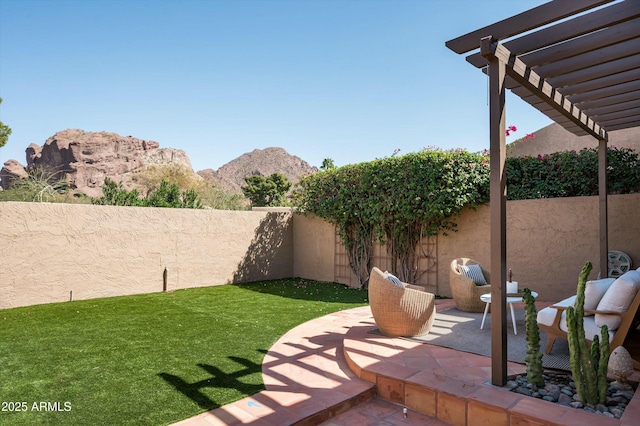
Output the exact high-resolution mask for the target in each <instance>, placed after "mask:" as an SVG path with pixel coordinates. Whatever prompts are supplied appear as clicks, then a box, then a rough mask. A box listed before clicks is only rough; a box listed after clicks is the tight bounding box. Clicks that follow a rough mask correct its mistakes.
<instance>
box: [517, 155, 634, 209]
mask: <svg viewBox="0 0 640 426" xmlns="http://www.w3.org/2000/svg"><path fill="white" fill-rule="evenodd" d="M607 156H608V162H609V165H608V168H607V179H608V191H609V193H610V194H628V193H631V192H640V165H639V163H638V161H639V158H638V153H637V152H635V151H633V150H631V149H627V148H609V149H608V150H607ZM506 169H507V197H508V199H510V200H525V199H532V198H557V197H581V196H590V195H597V194H598V152H597V150H596V149H583V150H581V151H578V152H575V151H566V152H557V153H554V154H548V155H539V156H537V157H516V158H507V161H506Z"/></svg>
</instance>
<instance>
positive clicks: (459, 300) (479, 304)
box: [449, 257, 491, 312]
mask: <svg viewBox="0 0 640 426" xmlns="http://www.w3.org/2000/svg"><path fill="white" fill-rule="evenodd" d="M458 265H480V264H479V263H478V262H476V261H475V260H472V259H467V258H465V257H463V258H459V259H453V261H452V262H451V270H450V271H449V285H450V286H451V295H452V296H453V300H455V302H456V306H457V308H458V309H459V310H461V311H465V312H484V308H485V303H484V302H483V301H482V300H480V296H482V295H483V294H486V293H490V292H491V284H487V285H481V286H478V285H476V283H475V282H474V281H473V280H472V279H471V278H467V277H466V276H464V275H463V274H462V273H460V271H459V269H458ZM480 268H481V269H482V274H483V275H484V278H485V280H486V281H487V283H491V281H490V279H491V276H490V274H489V271H488V270H486V269H484V268H483V267H482V265H480Z"/></svg>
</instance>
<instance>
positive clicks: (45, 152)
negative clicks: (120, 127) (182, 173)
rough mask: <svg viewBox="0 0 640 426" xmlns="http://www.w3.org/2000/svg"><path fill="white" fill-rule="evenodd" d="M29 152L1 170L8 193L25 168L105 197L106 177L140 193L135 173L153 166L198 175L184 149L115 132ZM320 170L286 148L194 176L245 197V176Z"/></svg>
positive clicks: (78, 133) (75, 135) (65, 137)
mask: <svg viewBox="0 0 640 426" xmlns="http://www.w3.org/2000/svg"><path fill="white" fill-rule="evenodd" d="M25 153H26V160H27V167H26V169H25V167H23V166H22V165H21V164H20V163H19V162H17V161H16V160H9V161H7V162H6V163H5V165H4V167H3V168H2V170H1V171H0V179H1V180H2V183H1V185H2V186H3V187H4V188H5V189H8V188H10V186H11V183H12V182H13V181H15V179H20V178H23V177H25V176H27V171H26V170H29V169H33V168H42V169H45V170H47V172H49V173H56V174H57V178H65V179H66V180H67V182H68V184H69V187H70V188H71V189H72V191H74V192H77V193H83V194H86V195H89V196H91V197H97V196H100V194H101V193H102V185H103V184H104V180H105V178H107V177H108V178H109V179H111V180H114V181H116V182H122V184H123V185H124V187H125V188H127V189H132V188H138V189H141V188H139V186H138V185H137V184H136V180H135V177H136V174H138V173H140V172H141V171H143V170H144V169H145V168H146V167H150V166H163V165H169V164H173V165H179V166H182V167H184V168H186V169H187V170H190V171H191V172H193V168H192V166H191V161H190V160H189V157H188V156H187V154H186V153H185V152H184V151H182V150H178V149H173V148H160V144H159V143H158V142H155V141H148V140H143V139H138V138H134V137H133V136H120V135H118V134H117V133H110V132H85V131H83V130H78V129H68V130H63V131H61V132H58V133H56V134H55V135H53V136H51V137H50V138H49V139H47V140H46V142H45V143H44V145H43V146H39V145H37V144H35V143H32V144H30V145H29V146H28V147H27V149H26V150H25ZM317 170H318V169H317V168H316V167H312V166H310V165H309V163H307V162H306V161H304V160H302V159H301V158H299V157H296V156H293V155H290V154H289V153H287V151H285V150H284V149H282V148H266V149H262V150H261V149H256V150H254V151H252V152H249V153H246V154H243V155H241V156H240V157H238V158H236V159H235V160H232V161H231V162H229V163H227V164H225V165H224V166H222V167H220V169H218V170H212V169H206V170H202V171H200V172H198V174H197V175H196V174H195V173H194V175H195V176H196V177H198V178H203V179H206V180H209V181H211V182H213V183H214V184H215V185H217V186H218V187H219V188H221V189H222V190H224V191H226V192H231V193H242V189H241V188H242V186H244V185H245V181H244V178H245V177H246V176H250V175H256V174H259V175H263V176H269V175H271V174H273V173H282V174H283V175H285V176H286V177H287V178H288V179H289V181H291V182H293V183H295V182H297V181H298V180H299V179H300V177H301V176H302V175H304V174H309V173H314V172H316V171H317Z"/></svg>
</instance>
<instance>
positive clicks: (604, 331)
mask: <svg viewBox="0 0 640 426" xmlns="http://www.w3.org/2000/svg"><path fill="white" fill-rule="evenodd" d="M600 333H601V336H602V338H601V339H600V364H599V365H598V402H599V403H600V404H604V403H605V401H606V399H607V388H608V387H609V382H607V370H608V367H609V356H610V355H611V347H610V346H609V327H607V326H606V324H605V325H603V326H602V328H600ZM594 340H595V339H594Z"/></svg>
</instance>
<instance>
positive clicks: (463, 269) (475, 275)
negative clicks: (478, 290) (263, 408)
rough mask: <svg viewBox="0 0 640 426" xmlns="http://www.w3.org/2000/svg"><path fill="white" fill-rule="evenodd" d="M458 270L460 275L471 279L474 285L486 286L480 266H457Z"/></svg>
mask: <svg viewBox="0 0 640 426" xmlns="http://www.w3.org/2000/svg"><path fill="white" fill-rule="evenodd" d="M458 269H459V270H460V273H461V274H462V275H464V276H465V277H467V278H471V279H472V280H473V282H474V283H476V285H487V280H485V279H484V275H483V274H482V268H481V267H480V265H458Z"/></svg>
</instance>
